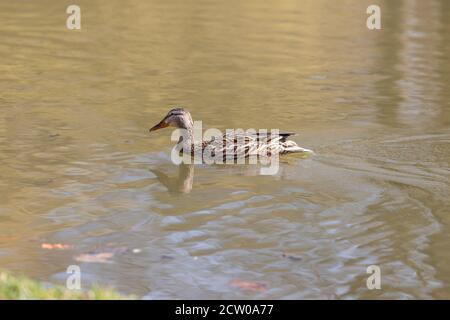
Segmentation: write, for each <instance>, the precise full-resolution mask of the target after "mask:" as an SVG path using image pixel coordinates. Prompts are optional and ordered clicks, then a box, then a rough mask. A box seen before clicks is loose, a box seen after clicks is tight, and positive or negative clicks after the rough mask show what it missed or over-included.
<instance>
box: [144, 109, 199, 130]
mask: <svg viewBox="0 0 450 320" xmlns="http://www.w3.org/2000/svg"><path fill="white" fill-rule="evenodd" d="M169 126H170V127H175V128H180V129H191V128H192V127H193V126H194V122H193V121H192V117H191V114H190V113H189V111H187V110H184V109H183V108H174V109H172V110H170V111H169V113H168V114H167V115H166V116H165V117H164V119H162V120H161V121H160V122H159V123H158V124H157V125H155V126H153V127H152V128H151V129H150V132H152V131H155V130H158V129H162V128H165V127H169Z"/></svg>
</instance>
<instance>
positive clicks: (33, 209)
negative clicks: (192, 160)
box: [0, 0, 450, 299]
mask: <svg viewBox="0 0 450 320" xmlns="http://www.w3.org/2000/svg"><path fill="white" fill-rule="evenodd" d="M77 4H78V5H79V6H80V8H81V18H82V20H81V30H67V29H66V26H65V23H66V18H67V16H68V15H67V14H66V5H65V4H64V3H61V2H60V1H44V0H42V1H13V2H11V1H9V2H5V1H2V2H1V3H0V21H1V25H0V35H1V42H0V58H1V59H0V110H1V113H0V164H1V169H0V269H6V270H8V271H11V272H12V273H14V274H25V275H27V276H30V277H33V278H35V279H39V280H42V281H45V282H51V283H57V284H64V283H65V281H66V278H67V274H66V269H67V267H68V266H69V265H73V264H75V265H79V266H80V268H81V272H82V285H83V286H84V287H88V286H89V285H91V284H92V283H99V284H101V285H106V286H113V287H115V288H117V289H118V290H119V291H120V292H123V293H127V294H128V293H131V294H135V295H137V296H139V297H142V298H145V299H159V298H185V299H191V298H208V299H209V298H220V299H221V298H227V299H241V298H242V299H255V298H261V299H281V298H282V299H299V298H306V299H315V298H325V299H328V298H331V299H333V298H337V299H353V298H368V299H376V298H396V299H397V298H400V299H404V298H425V299H430V298H443V299H450V263H449V262H450V250H449V245H450V226H449V223H450V216H449V206H450V199H449V194H450V184H449V181H450V179H449V177H450V169H449V163H450V127H449V124H450V93H449V92H450V91H449V89H448V88H450V78H449V73H450V61H449V52H450V51H449V46H450V23H449V19H448V13H449V11H450V2H448V1H445V0H442V1H439V0H434V1H427V2H424V1H413V0H410V1H407V0H404V1H395V2H394V1H387V0H385V1H378V4H379V5H380V6H381V10H382V30H373V31H371V30H368V29H367V27H366V19H367V17H368V15H367V14H366V8H367V7H368V6H369V5H370V4H371V1H348V0H347V1H339V2H336V3H331V2H330V1H312V0H311V1H295V0H285V1H275V0H271V1H257V0H251V1H238V0H231V1H220V2H219V1H215V2H213V1H195V2H193V1H192V2H188V1H181V0H180V1H132V2H127V3H126V4H125V3H124V2H123V1H118V0H115V1H113V0H108V1H106V0H101V1H95V2H93V1H85V0H82V1H81V0H80V1H77ZM178 105H181V106H183V107H185V108H186V109H188V110H189V111H190V112H191V114H192V116H193V117H194V120H202V122H203V127H204V128H205V129H206V128H218V129H220V130H225V129H226V128H244V129H246V128H256V129H258V128H268V129H272V128H274V129H275V128H276V129H280V130H283V131H294V132H298V133H299V135H298V136H296V137H294V140H295V141H296V142H297V143H298V144H299V145H300V146H302V147H305V148H309V149H313V150H314V151H315V153H316V154H315V155H314V156H312V157H308V158H305V159H300V158H293V157H289V158H287V159H283V161H282V162H281V163H280V169H279V171H278V173H277V174H276V175H260V174H259V169H258V167H256V166H250V165H249V166H239V165H238V166H218V165H210V166H207V165H195V166H194V167H178V166H176V165H174V164H173V163H172V162H171V160H170V152H171V149H172V147H173V142H172V141H171V140H170V135H171V130H168V129H166V130H160V131H157V132H155V133H152V134H149V132H148V129H149V128H150V127H151V126H153V125H154V124H156V123H157V122H158V121H159V120H161V118H162V117H163V116H164V115H165V114H166V113H167V111H168V110H169V109H170V108H171V107H173V106H178ZM42 244H64V245H67V246H69V247H65V248H62V249H57V248H56V249H53V250H49V249H48V248H46V247H45V246H44V247H42ZM102 253H103V254H104V253H106V254H104V255H102ZM370 265H377V266H379V267H380V270H381V275H382V278H381V286H382V288H381V290H369V289H368V288H367V287H366V279H367V277H368V276H369V275H368V274H367V273H366V269H367V267H368V266H370Z"/></svg>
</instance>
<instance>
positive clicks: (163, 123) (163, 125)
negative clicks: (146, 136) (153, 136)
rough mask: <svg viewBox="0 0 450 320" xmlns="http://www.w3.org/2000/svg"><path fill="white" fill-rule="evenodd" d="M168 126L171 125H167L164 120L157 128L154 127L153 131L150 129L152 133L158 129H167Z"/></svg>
mask: <svg viewBox="0 0 450 320" xmlns="http://www.w3.org/2000/svg"><path fill="white" fill-rule="evenodd" d="M168 126H169V124H168V123H166V122H164V120H163V121H161V122H160V123H158V124H157V125H156V126H154V127H153V128H151V129H150V132H152V131H155V130H158V129H162V128H165V127H168Z"/></svg>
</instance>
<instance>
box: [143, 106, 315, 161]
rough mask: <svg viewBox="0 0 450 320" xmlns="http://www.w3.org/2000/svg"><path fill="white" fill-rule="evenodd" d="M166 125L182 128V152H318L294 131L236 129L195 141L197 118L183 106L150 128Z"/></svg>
mask: <svg viewBox="0 0 450 320" xmlns="http://www.w3.org/2000/svg"><path fill="white" fill-rule="evenodd" d="M166 127H174V128H178V129H181V130H182V131H183V132H184V133H183V134H182V135H181V136H180V138H179V140H178V144H177V146H178V147H179V153H180V154H185V153H190V155H191V156H192V157H193V156H195V155H196V154H200V155H202V157H203V158H204V157H205V154H207V155H208V157H209V158H215V159H217V157H220V158H221V159H222V160H223V161H227V160H233V161H236V160H238V159H248V158H251V157H273V156H278V155H289V154H302V155H310V154H314V152H313V151H312V150H310V149H306V148H302V147H299V146H298V145H297V143H296V142H295V141H293V140H288V138H289V137H291V136H294V135H296V133H294V132H281V133H280V132H267V131H264V132H261V130H260V131H259V132H256V131H254V130H252V131H250V130H247V131H242V130H232V131H231V132H228V131H227V132H226V133H225V134H222V135H221V136H220V135H219V136H213V137H212V138H210V139H206V140H202V141H194V121H193V120H192V116H191V114H190V112H189V111H188V110H186V109H184V108H182V107H176V108H173V109H171V110H170V111H169V112H168V113H167V115H166V116H165V117H164V118H163V119H162V120H161V121H160V122H159V123H157V124H156V125H154V126H153V127H152V128H150V129H149V131H150V132H154V131H156V130H160V129H163V128H166Z"/></svg>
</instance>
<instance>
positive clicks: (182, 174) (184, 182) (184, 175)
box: [150, 164, 194, 193]
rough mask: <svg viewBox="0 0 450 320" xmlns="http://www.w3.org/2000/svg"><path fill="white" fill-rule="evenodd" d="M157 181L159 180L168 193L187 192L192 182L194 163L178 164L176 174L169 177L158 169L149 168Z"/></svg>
mask: <svg viewBox="0 0 450 320" xmlns="http://www.w3.org/2000/svg"><path fill="white" fill-rule="evenodd" d="M150 172H152V173H153V174H154V175H155V176H156V178H157V179H158V181H159V182H161V183H162V184H163V185H164V186H165V187H166V188H167V190H168V191H169V192H170V193H189V192H191V190H192V185H193V182H194V165H193V164H180V165H179V166H178V176H177V177H169V176H168V175H167V174H165V173H164V172H162V171H160V170H158V169H150Z"/></svg>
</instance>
